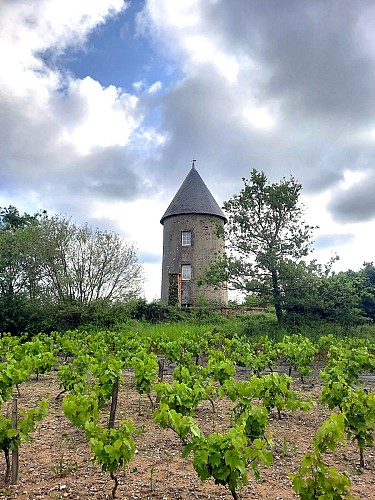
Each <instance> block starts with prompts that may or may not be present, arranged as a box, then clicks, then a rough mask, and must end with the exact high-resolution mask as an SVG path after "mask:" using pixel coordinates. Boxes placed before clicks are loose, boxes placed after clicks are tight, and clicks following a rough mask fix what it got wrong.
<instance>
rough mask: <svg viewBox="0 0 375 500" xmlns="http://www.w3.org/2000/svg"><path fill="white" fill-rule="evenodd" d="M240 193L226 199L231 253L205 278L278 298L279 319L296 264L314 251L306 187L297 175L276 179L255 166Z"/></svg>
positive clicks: (225, 232)
mask: <svg viewBox="0 0 375 500" xmlns="http://www.w3.org/2000/svg"><path fill="white" fill-rule="evenodd" d="M243 182H244V187H243V189H242V190H241V191H240V193H239V194H237V195H234V196H233V197H232V198H231V199H229V200H228V201H226V202H224V205H223V209H224V211H225V213H226V214H227V216H228V223H227V224H226V225H225V227H224V229H223V230H220V229H218V236H219V237H224V238H225V242H226V246H227V254H226V255H222V256H218V258H217V260H216V261H215V262H214V263H213V264H212V265H211V266H210V268H209V269H207V271H206V273H205V274H204V276H203V277H202V279H201V281H202V282H205V283H208V284H212V285H217V284H218V283H225V282H227V284H228V287H230V288H232V289H235V290H239V291H242V292H245V293H247V294H248V293H255V294H257V295H259V296H261V297H264V298H269V299H271V300H272V302H273V304H274V306H275V310H276V315H277V319H278V322H279V323H281V321H282V318H283V308H284V305H285V301H286V299H287V288H288V276H290V274H291V268H293V267H294V266H295V264H296V263H298V262H299V261H300V259H302V258H303V257H305V256H306V255H308V253H309V252H310V251H311V242H312V240H311V238H312V231H313V229H315V227H313V226H309V225H308V224H306V223H305V222H304V221H303V220H302V217H303V213H304V210H303V206H302V205H301V204H300V202H299V197H300V193H301V190H302V186H301V184H299V183H298V182H297V181H296V180H295V179H294V177H292V176H291V177H290V178H289V179H285V178H283V179H282V180H281V181H280V182H279V183H272V184H271V183H270V182H269V181H268V179H267V177H266V175H265V173H264V172H258V171H256V170H253V171H252V172H251V177H250V180H247V179H245V178H244V179H243Z"/></svg>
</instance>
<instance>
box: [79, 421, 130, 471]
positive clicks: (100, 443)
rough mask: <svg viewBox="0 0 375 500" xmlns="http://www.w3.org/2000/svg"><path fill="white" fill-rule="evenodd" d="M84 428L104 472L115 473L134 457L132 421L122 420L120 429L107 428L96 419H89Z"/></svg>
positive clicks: (96, 460)
mask: <svg viewBox="0 0 375 500" xmlns="http://www.w3.org/2000/svg"><path fill="white" fill-rule="evenodd" d="M84 430H85V434H86V436H87V438H88V441H89V444H90V447H91V451H92V452H93V454H94V458H93V460H94V461H95V462H97V463H99V464H100V465H101V467H102V470H103V472H107V471H109V472H112V473H114V472H116V471H117V470H118V469H119V468H120V467H121V468H122V467H124V466H125V465H127V464H128V463H129V462H130V460H131V459H132V458H133V455H134V452H135V444H134V441H133V439H132V435H133V433H134V425H133V423H132V422H131V421H127V420H122V421H121V422H120V425H119V428H118V429H114V428H112V429H107V428H105V427H102V426H101V425H99V424H98V423H97V422H95V421H87V422H86V423H85V425H84Z"/></svg>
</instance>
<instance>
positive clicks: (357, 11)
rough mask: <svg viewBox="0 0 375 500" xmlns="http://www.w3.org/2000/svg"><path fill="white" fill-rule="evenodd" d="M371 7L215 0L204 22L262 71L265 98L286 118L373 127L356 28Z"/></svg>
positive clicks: (369, 76)
mask: <svg viewBox="0 0 375 500" xmlns="http://www.w3.org/2000/svg"><path fill="white" fill-rule="evenodd" d="M373 7H374V6H373V2H372V1H370V0H367V1H365V0H364V1H363V2H353V1H351V0H330V1H329V2H327V1H325V0H308V1H303V2H300V1H295V0H293V1H283V2H279V1H278V0H271V1H268V2H264V1H262V0H255V1H252V2H243V1H241V0H237V1H235V2H230V3H229V2H218V3H214V4H210V5H209V6H207V12H206V16H207V17H206V20H207V23H208V25H209V29H210V30H211V31H212V32H214V31H215V29H217V27H218V26H219V27H220V36H221V38H222V40H223V43H226V44H227V47H228V48H229V49H230V50H231V51H233V50H236V51H237V52H239V53H243V54H245V55H248V56H250V57H251V58H252V59H253V60H254V61H256V62H257V63H258V64H259V67H260V69H261V71H260V75H262V76H260V78H261V86H259V88H258V89H257V93H258V94H259V96H260V97H261V98H263V99H269V98H276V99H280V103H281V106H282V107H283V108H284V112H288V113H290V114H291V115H292V116H299V117H301V116H302V117H304V118H305V119H306V118H308V117H310V119H312V120H313V119H316V118H318V119H322V118H325V119H326V120H328V121H329V122H330V121H332V120H334V121H337V120H348V121H350V122H351V124H353V122H356V123H357V124H358V123H362V124H363V123H365V124H368V123H370V122H373V112H372V109H371V106H372V104H373V103H374V99H375V88H374V85H373V81H374V76H375V71H374V61H373V54H371V53H370V51H368V50H367V47H366V43H367V42H366V40H365V39H364V38H363V33H362V22H363V20H364V19H366V17H367V16H371V15H373V11H372V10H371V9H373Z"/></svg>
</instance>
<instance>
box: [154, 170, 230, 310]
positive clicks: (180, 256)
mask: <svg viewBox="0 0 375 500" xmlns="http://www.w3.org/2000/svg"><path fill="white" fill-rule="evenodd" d="M225 222H226V217H225V215H224V214H223V212H222V211H221V209H220V207H219V205H218V204H217V203H216V201H215V199H214V197H213V196H212V194H211V193H210V191H209V189H208V188H207V186H206V184H205V183H204V182H203V180H202V178H201V176H200V175H199V173H198V172H197V170H196V168H195V165H194V161H193V165H192V167H191V170H190V172H189V173H188V175H187V177H186V179H185V180H184V182H183V183H182V185H181V187H180V189H179V190H178V191H177V193H176V195H175V197H174V198H173V200H172V201H171V203H170V205H169V207H168V208H167V210H166V212H165V213H164V215H163V217H162V218H161V220H160V223H161V224H163V226H164V228H163V265H162V285H161V300H162V302H163V303H164V304H171V305H180V306H185V307H187V306H194V305H201V304H205V303H208V304H217V305H219V304H220V305H226V304H227V303H228V294H227V290H226V289H222V288H219V289H214V288H213V287H209V286H206V285H203V286H198V284H197V280H198V278H199V277H200V276H201V275H202V273H203V271H204V269H205V268H206V267H207V266H208V265H209V264H210V263H211V262H212V261H213V260H214V259H215V258H216V257H217V255H219V254H223V253H224V240H223V239H222V238H218V237H217V235H216V231H217V225H218V224H219V225H224V224H225Z"/></svg>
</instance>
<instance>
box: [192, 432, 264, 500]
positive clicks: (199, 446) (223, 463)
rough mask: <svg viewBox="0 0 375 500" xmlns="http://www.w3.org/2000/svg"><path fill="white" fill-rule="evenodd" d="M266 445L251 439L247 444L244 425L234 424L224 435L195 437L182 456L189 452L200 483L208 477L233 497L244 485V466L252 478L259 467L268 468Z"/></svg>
mask: <svg viewBox="0 0 375 500" xmlns="http://www.w3.org/2000/svg"><path fill="white" fill-rule="evenodd" d="M266 446H267V444H266V442H265V441H264V440H262V439H255V440H254V441H253V443H252V444H251V445H249V443H248V439H247V437H246V435H245V432H244V424H243V423H242V424H237V425H235V426H234V427H232V428H231V429H230V430H229V431H228V432H227V433H224V434H220V433H214V434H209V435H208V436H206V437H203V436H195V437H193V439H192V441H191V442H190V443H189V444H188V445H187V446H186V447H185V449H184V451H183V455H182V456H183V457H187V456H188V455H189V453H191V452H192V451H193V455H194V458H193V466H194V469H195V471H196V472H197V474H198V476H199V478H200V479H201V480H202V481H205V480H206V479H208V478H210V477H212V478H213V479H214V481H215V483H216V484H221V485H223V486H226V487H228V489H229V491H230V492H231V493H232V496H233V497H234V498H238V497H237V491H239V490H241V488H242V486H243V485H245V484H247V482H248V476H247V470H246V469H247V467H248V466H249V465H250V466H251V468H252V471H253V473H254V475H255V477H256V478H259V477H260V472H259V465H260V463H263V464H264V465H269V464H270V463H271V460H272V453H271V452H270V451H268V450H267V449H266Z"/></svg>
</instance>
